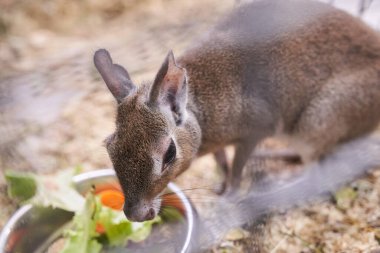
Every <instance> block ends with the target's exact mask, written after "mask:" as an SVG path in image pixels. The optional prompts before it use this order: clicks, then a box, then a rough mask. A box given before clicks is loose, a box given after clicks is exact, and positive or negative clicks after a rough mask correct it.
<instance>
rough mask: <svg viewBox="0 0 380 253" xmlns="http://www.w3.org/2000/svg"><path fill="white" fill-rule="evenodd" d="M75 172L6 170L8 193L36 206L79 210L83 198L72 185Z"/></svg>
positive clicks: (82, 204) (83, 200)
mask: <svg viewBox="0 0 380 253" xmlns="http://www.w3.org/2000/svg"><path fill="white" fill-rule="evenodd" d="M75 174H76V171H75V170H62V171H60V172H59V173H57V174H55V175H37V174H33V173H25V172H16V171H6V172H5V179H6V181H7V184H8V195H9V196H10V197H11V198H15V199H17V200H19V201H22V202H27V203H31V204H34V205H36V206H51V207H54V208H61V209H64V210H67V211H72V212H76V211H80V210H82V209H83V206H84V202H85V199H84V197H83V196H82V195H80V194H79V193H78V192H77V191H76V190H75V188H74V187H73V184H72V178H73V176H74V175H75Z"/></svg>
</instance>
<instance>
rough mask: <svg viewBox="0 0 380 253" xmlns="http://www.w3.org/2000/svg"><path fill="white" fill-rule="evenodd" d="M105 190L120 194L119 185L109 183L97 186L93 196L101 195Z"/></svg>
mask: <svg viewBox="0 0 380 253" xmlns="http://www.w3.org/2000/svg"><path fill="white" fill-rule="evenodd" d="M106 190H115V191H119V192H121V187H120V184H118V183H110V184H105V185H97V186H96V187H95V191H94V193H95V194H98V193H101V192H102V191H106Z"/></svg>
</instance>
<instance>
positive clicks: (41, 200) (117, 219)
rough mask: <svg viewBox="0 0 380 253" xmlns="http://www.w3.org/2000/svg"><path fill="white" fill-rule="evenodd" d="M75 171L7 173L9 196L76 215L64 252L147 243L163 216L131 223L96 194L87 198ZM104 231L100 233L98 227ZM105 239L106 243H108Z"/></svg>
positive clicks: (90, 251) (85, 252)
mask: <svg viewBox="0 0 380 253" xmlns="http://www.w3.org/2000/svg"><path fill="white" fill-rule="evenodd" d="M74 175H75V171H74V170H64V171H60V172H59V173H57V174H55V175H37V174H33V173H22V172H15V171H7V172H6V174H5V177H6V180H7V182H8V193H9V196H10V197H12V198H16V199H18V200H19V201H22V202H24V203H32V204H34V205H37V206H52V207H56V208H61V209H64V210H67V211H72V212H74V213H75V214H74V217H73V220H72V221H71V226H70V228H69V229H66V230H65V231H64V232H63V238H64V239H65V245H64V248H63V250H62V251H61V252H60V253H99V252H101V250H102V248H103V246H104V245H106V246H107V247H108V246H109V247H114V246H115V247H117V246H119V247H125V246H126V245H127V243H128V241H129V240H131V241H134V242H140V241H143V240H145V239H146V238H147V237H148V236H149V235H150V233H151V231H152V226H153V224H155V223H158V222H161V218H160V217H156V218H155V219H153V220H151V221H145V222H141V223H140V222H131V221H129V220H127V219H126V218H125V215H124V213H123V212H122V211H117V210H114V209H111V208H109V207H106V206H103V205H102V203H101V201H100V198H99V197H98V196H95V195H94V194H93V193H92V192H90V193H89V194H87V196H86V198H85V197H83V196H82V195H80V194H79V193H78V192H77V191H76V190H75V188H74V187H73V185H72V177H73V176H74ZM99 225H100V226H102V227H103V228H104V233H102V234H99V233H98V232H96V231H97V226H99ZM104 239H106V240H105V244H103V243H104Z"/></svg>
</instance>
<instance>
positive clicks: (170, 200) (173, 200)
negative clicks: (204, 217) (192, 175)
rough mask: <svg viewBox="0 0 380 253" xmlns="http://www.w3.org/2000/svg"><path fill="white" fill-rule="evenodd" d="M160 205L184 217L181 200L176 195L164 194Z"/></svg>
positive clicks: (183, 207)
mask: <svg viewBox="0 0 380 253" xmlns="http://www.w3.org/2000/svg"><path fill="white" fill-rule="evenodd" d="M162 205H163V206H171V207H174V208H176V209H177V210H178V211H180V212H181V213H182V214H183V215H185V213H186V211H185V206H184V205H183V203H182V201H181V199H180V198H179V197H178V196H177V195H176V194H166V195H163V196H162Z"/></svg>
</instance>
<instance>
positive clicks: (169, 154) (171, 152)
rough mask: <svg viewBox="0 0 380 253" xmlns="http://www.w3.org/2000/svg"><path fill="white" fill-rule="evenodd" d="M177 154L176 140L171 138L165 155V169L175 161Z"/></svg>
mask: <svg viewBox="0 0 380 253" xmlns="http://www.w3.org/2000/svg"><path fill="white" fill-rule="evenodd" d="M176 154H177V150H176V147H175V144H174V141H173V140H171V142H170V145H169V147H168V150H166V153H165V155H164V160H163V162H164V163H163V169H165V168H166V167H167V165H169V164H170V163H172V162H173V161H174V159H175V156H176Z"/></svg>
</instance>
